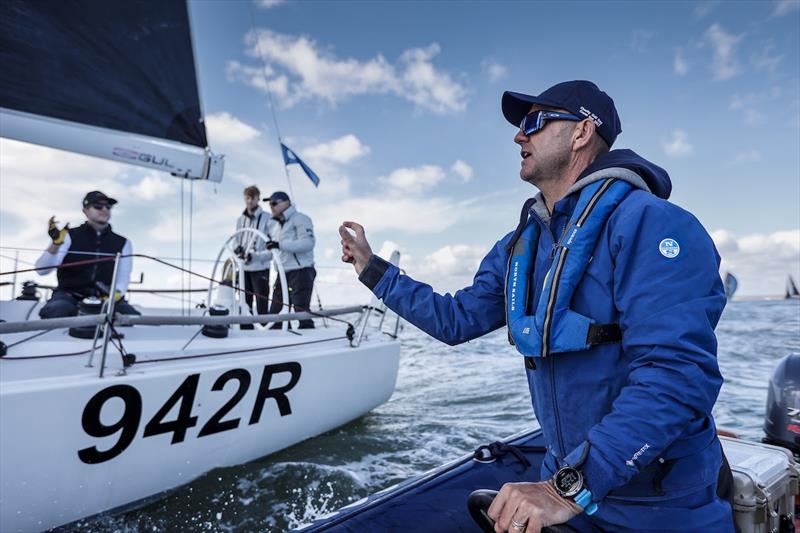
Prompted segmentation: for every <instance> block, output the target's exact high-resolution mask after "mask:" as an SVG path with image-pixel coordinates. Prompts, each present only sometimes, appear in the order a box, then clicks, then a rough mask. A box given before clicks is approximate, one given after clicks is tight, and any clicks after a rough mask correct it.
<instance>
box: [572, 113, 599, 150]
mask: <svg viewBox="0 0 800 533" xmlns="http://www.w3.org/2000/svg"><path fill="white" fill-rule="evenodd" d="M596 129H597V127H596V126H595V124H594V122H592V120H591V119H589V118H587V119H584V120H581V121H580V122H578V123H577V124H575V128H574V129H573V130H572V149H573V150H575V151H577V150H580V149H582V148H585V147H586V146H589V145H590V144H591V141H592V137H593V136H594V132H595V130H596Z"/></svg>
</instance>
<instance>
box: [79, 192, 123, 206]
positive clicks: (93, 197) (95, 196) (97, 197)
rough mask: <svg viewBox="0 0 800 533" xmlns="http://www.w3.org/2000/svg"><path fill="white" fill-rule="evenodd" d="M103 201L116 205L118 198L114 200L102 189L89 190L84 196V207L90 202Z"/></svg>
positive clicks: (97, 202)
mask: <svg viewBox="0 0 800 533" xmlns="http://www.w3.org/2000/svg"><path fill="white" fill-rule="evenodd" d="M101 202H102V203H106V204H108V205H114V204H115V203H117V201H116V200H114V199H113V198H111V197H109V196H106V195H105V194H103V193H101V192H100V191H91V192H88V193H86V196H84V197H83V207H88V206H89V204H99V203H101Z"/></svg>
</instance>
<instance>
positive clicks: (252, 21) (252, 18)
mask: <svg viewBox="0 0 800 533" xmlns="http://www.w3.org/2000/svg"><path fill="white" fill-rule="evenodd" d="M250 27H251V28H252V32H253V37H254V38H255V40H256V51H257V52H258V57H259V58H260V59H261V65H262V69H261V78H262V80H263V82H264V88H266V90H267V98H268V99H269V110H270V111H271V112H272V122H273V123H274V124H275V133H276V134H277V136H278V148H279V149H280V151H281V161H284V163H283V171H284V172H285V173H286V183H288V184H289V195H290V197H291V198H294V191H293V190H292V180H291V179H289V168H288V166H287V165H286V162H285V160H284V159H283V147H282V146H281V145H282V144H283V141H282V140H281V130H280V128H279V127H278V117H277V115H276V114H275V103H274V101H273V100H272V90H270V88H269V80H267V75H266V71H267V60H266V59H265V58H264V54H263V53H262V52H261V39H259V38H258V33H257V32H256V16H255V12H254V8H253V3H252V2H251V3H250Z"/></svg>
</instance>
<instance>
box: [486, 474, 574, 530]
mask: <svg viewBox="0 0 800 533" xmlns="http://www.w3.org/2000/svg"><path fill="white" fill-rule="evenodd" d="M582 512H583V509H581V507H580V506H579V505H577V504H576V503H575V502H573V501H571V500H568V499H566V498H562V497H561V496H560V495H559V494H558V493H557V492H556V489H555V488H554V487H553V485H552V484H551V482H550V481H542V482H539V483H506V484H505V485H503V488H501V489H500V492H499V493H498V494H497V496H496V497H495V499H494V501H493V502H492V505H491V506H489V511H488V514H489V516H490V517H491V518H492V520H494V522H495V524H494V530H495V531H497V532H498V533H503V532H505V531H508V532H509V533H523V532H524V533H540V531H541V530H542V528H543V527H545V526H552V525H553V524H563V523H564V522H567V521H568V520H570V519H571V518H573V517H575V516H578V515H579V514H581V513H582ZM512 521H513V522H512ZM515 524H524V526H523V527H518V526H516V525H515Z"/></svg>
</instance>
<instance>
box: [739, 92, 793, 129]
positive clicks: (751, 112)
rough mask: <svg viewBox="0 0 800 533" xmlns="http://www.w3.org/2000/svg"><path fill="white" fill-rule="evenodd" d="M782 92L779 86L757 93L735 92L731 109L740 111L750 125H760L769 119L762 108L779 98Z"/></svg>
mask: <svg viewBox="0 0 800 533" xmlns="http://www.w3.org/2000/svg"><path fill="white" fill-rule="evenodd" d="M782 93H783V91H782V90H781V88H780V87H778V86H774V87H771V88H770V89H768V90H766V91H761V92H757V93H744V94H741V93H735V94H734V95H733V96H731V103H730V109H732V110H733V111H740V112H741V113H742V117H743V119H744V122H745V123H746V124H747V125H748V126H759V125H761V124H764V123H766V121H767V117H766V115H765V114H764V113H763V112H761V111H760V109H764V108H768V107H769V106H768V105H765V104H768V103H769V102H772V101H774V100H777V99H778V98H780V96H781V94H782Z"/></svg>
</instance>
